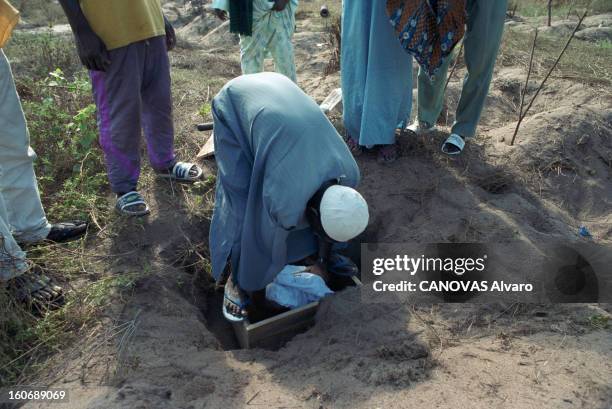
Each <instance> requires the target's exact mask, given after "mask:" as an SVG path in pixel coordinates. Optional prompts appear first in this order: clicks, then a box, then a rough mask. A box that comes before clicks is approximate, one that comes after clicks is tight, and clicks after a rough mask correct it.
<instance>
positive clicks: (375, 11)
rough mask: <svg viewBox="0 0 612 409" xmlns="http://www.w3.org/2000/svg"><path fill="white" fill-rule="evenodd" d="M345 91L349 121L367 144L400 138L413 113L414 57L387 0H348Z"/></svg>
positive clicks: (351, 129) (355, 134)
mask: <svg viewBox="0 0 612 409" xmlns="http://www.w3.org/2000/svg"><path fill="white" fill-rule="evenodd" d="M343 11H344V13H345V15H344V16H343V27H342V61H341V66H342V67H341V68H342V92H343V100H344V101H345V105H344V120H345V127H346V129H347V130H348V132H349V134H350V136H351V138H352V139H353V140H355V141H357V140H358V142H359V144H360V145H362V146H370V145H390V144H394V143H395V131H396V129H397V128H398V127H402V126H403V125H404V122H405V121H406V120H407V119H408V117H409V116H410V110H411V105H412V57H411V56H410V55H409V54H408V53H407V52H406V51H405V50H404V49H403V48H402V47H401V44H400V42H399V40H398V38H397V36H396V34H395V31H394V30H393V27H392V26H391V24H390V23H389V17H388V16H387V14H386V8H385V3H384V2H378V1H376V2H356V3H355V2H353V3H351V4H350V5H348V2H344V8H343Z"/></svg>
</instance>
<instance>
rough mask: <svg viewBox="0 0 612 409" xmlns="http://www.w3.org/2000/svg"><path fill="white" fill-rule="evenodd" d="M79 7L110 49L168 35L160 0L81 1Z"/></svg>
mask: <svg viewBox="0 0 612 409" xmlns="http://www.w3.org/2000/svg"><path fill="white" fill-rule="evenodd" d="M80 4H81V10H83V14H84V15H85V18H86V19H87V21H88V22H89V25H90V26H91V28H92V29H93V31H94V32H95V33H96V34H97V35H98V36H99V37H100V38H101V39H102V41H104V44H106V48H107V49H109V50H112V49H115V48H119V47H125V46H126V45H129V44H132V43H135V42H137V41H142V40H146V39H148V38H152V37H157V36H161V35H165V34H166V30H165V28H164V17H163V14H162V9H161V4H160V0H80Z"/></svg>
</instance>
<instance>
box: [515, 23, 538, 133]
mask: <svg viewBox="0 0 612 409" xmlns="http://www.w3.org/2000/svg"><path fill="white" fill-rule="evenodd" d="M537 40H538V29H537V27H536V29H535V34H534V37H533V44H532V45H531V55H530V56H529V67H528V68H527V79H526V80H525V87H524V88H523V90H522V91H521V105H520V106H519V117H518V119H519V121H520V120H521V117H522V116H523V108H524V107H525V94H527V87H528V86H529V78H530V77H531V70H532V67H533V55H534V53H535V48H536V41H537Z"/></svg>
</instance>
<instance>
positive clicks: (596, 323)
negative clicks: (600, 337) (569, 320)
mask: <svg viewBox="0 0 612 409" xmlns="http://www.w3.org/2000/svg"><path fill="white" fill-rule="evenodd" d="M589 324H591V326H593V327H595V328H597V329H607V328H608V326H609V324H610V317H609V316H606V315H599V314H595V315H591V316H590V317H589Z"/></svg>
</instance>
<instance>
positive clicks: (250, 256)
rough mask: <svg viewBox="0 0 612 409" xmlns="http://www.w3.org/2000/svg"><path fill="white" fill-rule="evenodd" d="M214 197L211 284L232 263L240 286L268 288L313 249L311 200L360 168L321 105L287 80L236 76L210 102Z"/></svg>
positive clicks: (347, 181) (351, 179)
mask: <svg viewBox="0 0 612 409" xmlns="http://www.w3.org/2000/svg"><path fill="white" fill-rule="evenodd" d="M212 105H213V106H212V112H213V118H214V127H215V131H214V138H215V139H214V142H215V157H216V160H217V166H218V173H217V191H216V201H215V209H214V213H213V219H212V225H211V229H210V252H211V262H212V273H213V276H214V277H215V279H218V278H219V276H220V275H221V274H222V272H223V270H224V268H225V265H226V262H227V261H228V260H229V261H231V267H232V272H233V274H234V278H235V279H236V280H237V282H238V285H239V286H240V288H242V289H243V290H246V291H256V290H261V289H263V288H265V286H266V285H267V284H269V283H271V282H272V281H273V280H274V278H275V277H276V275H277V274H278V273H279V272H280V271H281V270H282V269H283V268H284V267H285V265H286V264H288V263H291V262H296V261H298V260H300V259H302V258H304V257H306V256H308V255H311V254H314V253H316V251H317V242H316V238H315V236H314V235H313V233H312V231H311V230H310V228H309V226H308V224H307V222H306V220H305V210H306V205H307V203H308V200H309V199H310V198H311V197H312V196H313V195H314V193H315V192H316V191H317V190H318V189H319V188H320V187H321V185H322V184H323V183H325V182H327V181H329V180H332V179H340V183H341V184H343V185H345V186H350V187H355V186H357V183H358V182H359V178H360V175H359V168H358V167H357V164H356V163H355V160H354V159H353V157H352V155H351V153H350V152H349V150H348V148H347V147H346V145H345V143H344V141H343V140H342V138H341V137H340V135H338V133H337V132H336V130H335V128H334V127H333V125H332V124H331V123H330V122H329V120H328V119H327V117H326V116H325V115H324V114H323V113H322V112H321V109H320V108H319V106H318V105H317V104H316V103H315V102H314V100H312V99H311V98H310V97H309V96H307V95H306V94H304V92H302V90H300V89H299V88H298V86H297V85H295V84H294V83H293V82H291V80H289V79H288V78H287V77H285V76H283V75H280V74H276V73H260V74H251V75H244V76H241V77H238V78H236V79H234V80H232V81H230V82H229V83H227V84H226V85H225V87H223V89H222V90H221V91H220V92H219V94H217V96H216V97H215V98H214V100H213V104H212Z"/></svg>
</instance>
